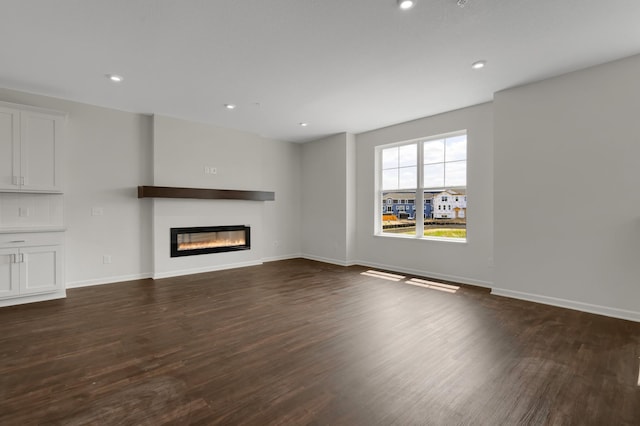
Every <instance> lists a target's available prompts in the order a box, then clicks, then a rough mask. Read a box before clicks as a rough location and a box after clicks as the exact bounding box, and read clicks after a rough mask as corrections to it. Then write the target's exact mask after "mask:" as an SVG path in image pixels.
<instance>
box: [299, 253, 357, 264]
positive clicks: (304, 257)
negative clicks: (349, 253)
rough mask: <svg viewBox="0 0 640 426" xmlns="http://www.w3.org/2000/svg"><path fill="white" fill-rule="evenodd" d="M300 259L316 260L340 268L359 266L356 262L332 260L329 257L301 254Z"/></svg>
mask: <svg viewBox="0 0 640 426" xmlns="http://www.w3.org/2000/svg"><path fill="white" fill-rule="evenodd" d="M299 257H301V258H303V259H307V260H315V261H317V262H324V263H331V264H332V265H338V266H353V265H356V264H357V263H356V262H347V261H344V260H338V259H330V258H327V257H321V256H313V255H310V254H301V255H300V256H299Z"/></svg>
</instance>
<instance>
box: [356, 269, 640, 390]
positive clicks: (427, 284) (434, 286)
mask: <svg viewBox="0 0 640 426" xmlns="http://www.w3.org/2000/svg"><path fill="white" fill-rule="evenodd" d="M360 275H365V276H367V277H372V278H380V279H383V280H388V281H393V282H400V281H403V280H406V278H407V277H405V276H404V275H398V274H392V273H390V272H382V271H376V270H374V269H369V270H368V271H365V272H361V273H360ZM403 283H404V284H410V285H415V286H417V287H424V288H429V289H431V290H438V291H444V292H445V293H455V292H456V291H458V290H459V289H460V286H457V285H451V284H444V283H439V282H435V281H427V280H423V279H420V278H410V279H408V280H406V281H403ZM638 386H640V377H638Z"/></svg>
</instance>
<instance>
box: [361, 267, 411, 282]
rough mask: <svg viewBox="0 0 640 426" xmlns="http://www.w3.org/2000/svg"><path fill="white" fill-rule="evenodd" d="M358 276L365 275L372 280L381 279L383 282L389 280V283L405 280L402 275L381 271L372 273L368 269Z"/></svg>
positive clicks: (372, 271) (371, 270)
mask: <svg viewBox="0 0 640 426" xmlns="http://www.w3.org/2000/svg"><path fill="white" fill-rule="evenodd" d="M360 275H366V276H367V277H373V278H382V279H383V280H389V281H395V282H398V281H400V280H403V279H405V278H406V277H405V276H403V275H396V274H390V273H389V272H382V271H374V270H373V269H370V270H368V271H366V272H362V273H360Z"/></svg>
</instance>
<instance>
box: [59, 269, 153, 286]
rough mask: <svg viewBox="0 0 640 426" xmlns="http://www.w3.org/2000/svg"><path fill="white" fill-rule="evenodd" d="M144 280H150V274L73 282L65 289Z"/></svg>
mask: <svg viewBox="0 0 640 426" xmlns="http://www.w3.org/2000/svg"><path fill="white" fill-rule="evenodd" d="M146 278H151V272H146V273H144V274H133V275H120V276H117V277H104V278H95V279H92V280H83V281H73V282H70V283H67V288H79V287H90V286H94V285H102V284H113V283H119V282H123V281H133V280H144V279H146Z"/></svg>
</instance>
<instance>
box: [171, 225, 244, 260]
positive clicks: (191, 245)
mask: <svg viewBox="0 0 640 426" xmlns="http://www.w3.org/2000/svg"><path fill="white" fill-rule="evenodd" d="M250 248H251V228H250V227H248V226H244V225H237V226H199V227H195V228H171V257H179V256H194V255H197V254H206V253H220V252H225V251H238V250H249V249H250Z"/></svg>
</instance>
